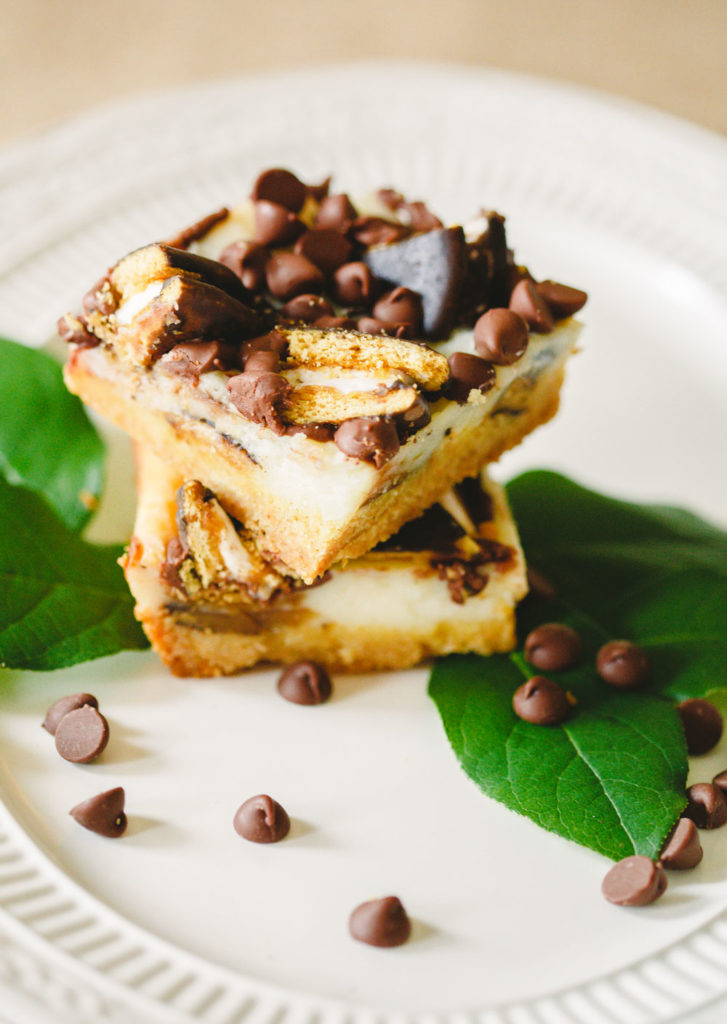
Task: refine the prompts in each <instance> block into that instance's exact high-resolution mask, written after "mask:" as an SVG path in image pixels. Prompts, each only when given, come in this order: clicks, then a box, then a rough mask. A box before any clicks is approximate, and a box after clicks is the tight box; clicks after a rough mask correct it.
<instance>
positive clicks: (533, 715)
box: [512, 676, 570, 725]
mask: <svg viewBox="0 0 727 1024" xmlns="http://www.w3.org/2000/svg"><path fill="white" fill-rule="evenodd" d="M512 707H513V711H514V712H515V714H516V715H517V716H518V718H522V720H523V721H524V722H530V723H531V725H558V723H559V722H563V721H564V720H565V719H566V718H567V717H568V715H569V714H570V703H569V702H568V698H567V697H566V695H565V691H564V690H562V689H561V687H560V686H558V684H557V683H554V682H553V680H552V679H546V678H545V676H533V677H532V679H528V681H527V682H526V683H523V685H522V686H519V687H518V689H517V690H516V691H515V693H514V694H513V697H512Z"/></svg>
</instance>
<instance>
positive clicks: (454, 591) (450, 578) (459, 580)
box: [430, 553, 489, 604]
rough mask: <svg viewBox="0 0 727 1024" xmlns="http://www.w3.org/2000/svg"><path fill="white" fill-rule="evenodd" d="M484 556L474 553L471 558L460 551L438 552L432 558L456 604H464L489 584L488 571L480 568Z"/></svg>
mask: <svg viewBox="0 0 727 1024" xmlns="http://www.w3.org/2000/svg"><path fill="white" fill-rule="evenodd" d="M483 561H484V558H483V557H482V555H480V554H478V555H474V556H470V557H469V558H465V557H463V556H462V555H461V554H459V553H454V554H436V555H434V557H433V558H432V559H431V563H430V564H431V566H432V568H433V569H436V570H437V576H438V577H439V579H440V580H443V581H444V582H445V583H446V584H447V590H448V591H449V596H450V598H451V600H452V601H454V603H455V604H464V603H465V599H466V598H467V597H469V596H470V595H472V594H479V593H480V591H482V590H484V589H485V587H486V586H487V581H488V579H489V577H488V575H487V573H485V572H482V571H481V570H480V566H481V564H482V563H483Z"/></svg>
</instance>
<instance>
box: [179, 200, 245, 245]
mask: <svg viewBox="0 0 727 1024" xmlns="http://www.w3.org/2000/svg"><path fill="white" fill-rule="evenodd" d="M229 213H230V211H229V210H228V209H227V207H226V206H223V207H222V208H221V209H220V210H215V212H214V213H208V214H207V216H206V217H202V218H201V220H198V221H195V223H194V224H190V226H189V227H188V228H185V229H184V230H183V231H180V232H179V234H178V235H175V236H174V238H170V239H169V241H168V242H167V243H166V244H167V245H171V246H172V248H173V249H186V248H187V246H188V245H191V244H192V242H196V241H197V239H199V238H204V236H205V235H206V234H207V233H208V232H209V231H211V230H212V228H213V227H214V226H215V225H216V224H219V223H220V222H221V221H223V220H225V218H226V217H227V216H228V215H229Z"/></svg>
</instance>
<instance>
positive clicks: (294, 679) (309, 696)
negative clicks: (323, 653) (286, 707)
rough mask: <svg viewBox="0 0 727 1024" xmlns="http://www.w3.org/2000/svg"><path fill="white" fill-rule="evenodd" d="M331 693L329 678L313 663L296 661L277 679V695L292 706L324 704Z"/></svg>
mask: <svg viewBox="0 0 727 1024" xmlns="http://www.w3.org/2000/svg"><path fill="white" fill-rule="evenodd" d="M332 692H333V687H332V685H331V677H330V676H329V675H328V673H327V672H326V670H325V669H324V668H323V666H322V665H318V664H317V663H316V662H315V661H296V663H295V664H294V665H289V666H288V668H286V669H285V670H284V671H283V672H282V673H281V675H280V678H279V679H278V693H279V694H280V696H281V697H285V699H286V700H289V701H290V702H291V703H292V704H307V705H311V704H325V702H326V701H327V700H328V698H329V697H330V696H331V693H332Z"/></svg>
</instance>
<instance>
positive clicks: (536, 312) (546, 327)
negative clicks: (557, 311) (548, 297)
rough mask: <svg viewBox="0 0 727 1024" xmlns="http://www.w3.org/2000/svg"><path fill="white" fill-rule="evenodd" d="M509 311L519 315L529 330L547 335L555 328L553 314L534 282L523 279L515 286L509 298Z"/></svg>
mask: <svg viewBox="0 0 727 1024" xmlns="http://www.w3.org/2000/svg"><path fill="white" fill-rule="evenodd" d="M510 309H511V310H513V312H515V313H519V314H520V316H521V317H522V318H523V320H525V322H526V323H527V324H528V326H529V327H530V329H531V330H533V331H535V332H536V333H537V334H547V333H548V331H552V330H553V328H554V327H555V320H554V319H553V314H552V313H551V312H550V307H549V306H548V303H547V302H546V301H545V299H544V298H543V296H542V295H541V294H540V292H539V291H538V289H537V287H536V285H535V282H534V281H531V280H530V279H529V278H524V279H523V280H521V281H518V283H517V284H516V285H515V287H514V288H513V290H512V295H511V296H510Z"/></svg>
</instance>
